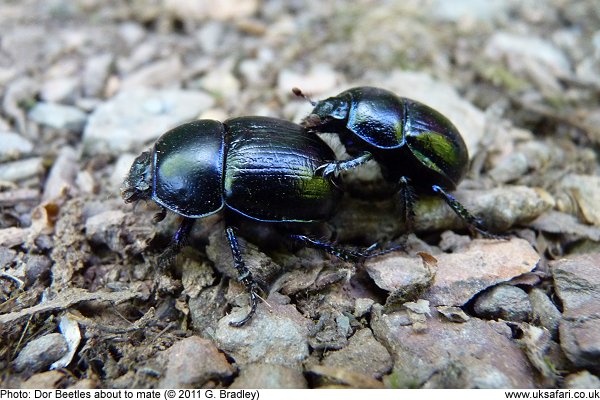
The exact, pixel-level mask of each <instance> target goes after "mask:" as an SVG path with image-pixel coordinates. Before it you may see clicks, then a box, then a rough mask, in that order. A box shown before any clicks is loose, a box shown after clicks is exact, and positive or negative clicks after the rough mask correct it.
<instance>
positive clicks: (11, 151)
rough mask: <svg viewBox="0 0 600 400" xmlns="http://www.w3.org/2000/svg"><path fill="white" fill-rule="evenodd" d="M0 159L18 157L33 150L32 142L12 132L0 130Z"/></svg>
mask: <svg viewBox="0 0 600 400" xmlns="http://www.w3.org/2000/svg"><path fill="white" fill-rule="evenodd" d="M0 143H2V146H0V161H6V160H10V159H16V158H19V157H20V156H21V155H23V154H29V153H31V151H32V150H33V143H32V142H31V141H29V140H27V139H26V138H24V137H23V136H21V135H19V134H17V133H14V132H0Z"/></svg>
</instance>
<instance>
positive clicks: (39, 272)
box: [25, 254, 52, 283]
mask: <svg viewBox="0 0 600 400" xmlns="http://www.w3.org/2000/svg"><path fill="white" fill-rule="evenodd" d="M26 265H27V266H26V270H25V276H26V277H27V280H28V281H29V283H33V282H35V280H36V279H45V278H48V276H49V273H50V266H51V265H52V261H51V260H50V259H49V258H48V257H47V256H45V255H38V254H30V255H28V257H27V261H26Z"/></svg>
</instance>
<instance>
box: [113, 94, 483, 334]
mask: <svg viewBox="0 0 600 400" xmlns="http://www.w3.org/2000/svg"><path fill="white" fill-rule="evenodd" d="M294 93H295V94H296V95H298V96H303V97H305V96H304V95H303V94H302V92H300V90H298V89H294ZM305 98H306V97H305ZM309 101H310V100H309ZM311 103H312V105H313V106H314V109H313V111H312V113H311V114H310V115H309V116H308V117H307V118H305V120H304V121H303V122H302V125H297V124H294V123H291V122H288V121H284V120H280V119H276V118H268V117H255V116H253V117H239V118H232V119H228V120H226V121H225V122H218V121H213V120H197V121H193V122H189V123H186V124H183V125H181V126H178V127H176V128H174V129H172V130H170V131H168V132H166V133H165V134H164V135H162V136H161V137H160V138H159V139H158V140H157V141H156V143H155V144H154V146H153V147H152V148H151V149H149V150H148V151H145V152H143V153H142V154H141V155H140V156H138V157H137V158H136V159H135V161H134V162H133V165H132V166H131V169H130V171H129V174H128V175H127V177H126V178H125V181H124V184H123V188H122V197H123V199H124V200H125V201H126V202H128V203H129V202H134V201H138V200H148V199H151V200H153V201H155V202H156V203H157V204H158V205H159V206H160V207H161V208H162V211H161V212H160V213H158V214H157V216H156V218H155V219H156V220H157V221H160V220H162V219H163V218H164V217H165V215H166V213H167V210H169V211H172V212H174V213H176V214H179V215H180V216H182V217H183V220H182V222H181V225H180V226H179V228H178V229H177V232H176V233H175V235H174V237H173V239H172V243H171V245H170V246H169V248H168V249H167V250H166V251H167V252H171V253H172V254H176V252H177V251H178V250H179V249H180V248H181V246H183V244H184V243H185V241H186V239H187V237H188V236H189V234H190V231H191V229H192V226H193V224H194V221H195V220H196V219H199V218H203V217H206V216H209V215H212V214H214V213H217V212H219V211H222V210H226V211H227V212H228V213H230V214H231V213H233V214H235V215H238V216H239V215H241V216H244V217H247V218H248V219H251V220H255V221H261V222H268V223H285V222H300V223H306V224H308V223H314V222H318V221H325V220H327V219H328V218H330V217H331V215H332V213H333V211H334V207H335V205H336V203H337V200H338V199H339V197H340V195H341V193H340V190H339V188H338V185H337V184H336V180H337V179H338V175H339V174H340V173H341V172H343V171H347V170H351V169H353V168H356V167H358V166H360V165H362V164H364V163H366V162H367V161H369V160H372V159H373V160H375V161H376V162H377V163H378V164H379V165H380V166H381V170H382V173H383V176H384V178H385V180H386V181H388V182H390V183H393V184H395V185H397V187H398V194H399V198H400V201H401V203H402V204H401V206H402V210H403V218H404V219H405V221H406V222H407V223H409V225H410V223H411V222H412V219H413V217H414V212H413V207H414V201H415V195H414V193H415V189H417V190H420V191H430V192H434V193H437V194H438V195H440V196H441V197H442V198H443V199H444V200H445V201H446V203H447V204H448V205H449V206H450V207H451V208H452V209H453V210H454V211H455V212H456V213H457V214H458V215H459V216H460V217H461V218H462V219H463V220H465V222H466V223H467V224H468V225H469V226H471V227H472V228H474V229H475V230H477V231H479V232H482V233H485V231H484V229H483V227H482V225H481V223H480V221H479V220H478V219H477V218H475V217H474V216H472V215H471V214H470V213H469V212H468V211H467V210H466V209H465V208H464V207H463V206H462V205H461V204H460V203H459V202H458V201H457V200H456V199H455V198H454V197H452V196H451V195H450V194H449V193H448V192H447V191H448V190H453V189H455V188H456V186H457V184H458V183H459V182H460V181H461V179H462V178H463V177H464V175H465V173H466V171H467V167H468V161H469V156H468V152H467V147H466V145H465V142H464V141H463V139H462V137H461V136H460V133H459V132H458V130H457V129H456V128H455V127H454V125H453V124H452V123H451V122H450V121H449V120H448V119H447V118H446V117H444V116H443V115H442V114H440V113H439V112H437V111H436V110H434V109H432V108H430V107H428V106H426V105H424V104H422V103H419V102H417V101H414V100H410V99H407V98H402V97H398V96H396V95H395V94H394V93H392V92H389V91H387V90H384V89H380V88H374V87H357V88H353V89H350V90H347V91H345V92H342V93H340V94H339V95H338V96H335V97H331V98H328V99H325V100H322V101H319V102H311ZM324 132H328V133H335V134H337V135H338V136H339V138H340V141H341V143H342V144H343V145H344V146H345V148H346V152H347V153H348V154H349V155H350V156H351V157H352V158H350V159H348V160H336V157H335V155H334V153H333V151H332V150H331V148H329V147H328V146H327V144H325V142H323V141H322V140H321V138H320V137H319V136H318V135H317V134H316V133H324ZM234 225H235V223H233V222H232V221H227V219H226V228H225V234H226V236H227V239H228V240H229V245H230V247H231V251H232V254H233V260H234V266H235V268H236V270H237V272H238V275H239V281H240V282H242V283H243V284H244V286H245V287H246V289H247V291H248V293H249V295H250V310H249V312H248V313H247V315H246V316H245V317H244V318H243V319H241V320H240V321H235V322H231V323H230V324H231V325H232V326H242V325H244V324H245V323H246V322H248V321H249V320H250V319H251V317H252V315H253V314H254V313H255V311H256V307H257V304H258V294H257V290H258V287H257V284H256V282H255V280H254V279H253V277H252V274H251V272H250V271H249V270H248V268H247V267H246V266H245V264H244V260H243V257H242V254H241V251H240V247H239V244H238V240H237V238H236V233H235V227H234ZM289 236H290V238H292V239H293V240H296V241H299V242H302V243H304V244H306V245H310V246H313V247H318V248H321V249H323V250H325V251H328V252H330V253H333V254H335V255H338V256H347V255H357V256H360V255H362V254H365V255H366V254H368V253H367V252H364V253H361V252H355V253H348V252H346V251H345V250H344V249H341V248H338V247H336V246H335V245H333V244H330V243H325V242H322V241H320V240H317V239H314V238H311V237H309V236H305V235H299V234H290V235H289Z"/></svg>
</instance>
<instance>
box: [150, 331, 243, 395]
mask: <svg viewBox="0 0 600 400" xmlns="http://www.w3.org/2000/svg"><path fill="white" fill-rule="evenodd" d="M162 357H165V359H166V370H165V373H164V378H162V379H161V381H160V383H159V388H161V389H165V388H197V387H201V386H202V385H204V384H206V383H207V382H208V381H211V380H223V379H225V378H228V377H230V376H232V375H233V373H234V368H233V367H232V366H231V365H230V364H229V363H228V362H227V359H226V358H225V356H224V355H223V354H222V353H220V352H219V350H218V349H217V348H216V347H215V345H214V344H213V342H211V341H210V340H206V339H202V338H200V337H198V336H191V337H188V338H185V339H183V340H180V341H179V342H177V343H175V344H174V345H173V346H172V347H170V348H169V349H168V350H166V351H165V352H163V354H162ZM199 360H201V362H199Z"/></svg>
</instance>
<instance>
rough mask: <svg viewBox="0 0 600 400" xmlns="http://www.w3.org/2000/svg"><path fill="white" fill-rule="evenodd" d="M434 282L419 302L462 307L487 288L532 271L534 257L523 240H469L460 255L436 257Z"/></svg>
mask: <svg viewBox="0 0 600 400" xmlns="http://www.w3.org/2000/svg"><path fill="white" fill-rule="evenodd" d="M435 257H436V258H437V260H438V262H437V271H436V278H435V282H434V284H433V286H432V287H431V288H429V290H427V291H426V292H425V293H424V294H423V295H422V298H423V299H426V300H429V301H430V302H431V304H432V305H433V306H440V305H445V306H462V305H464V304H465V303H466V302H467V301H469V299H471V298H472V297H473V296H474V295H475V294H477V293H479V292H480V291H482V290H484V289H485V288H487V287H490V286H493V285H496V284H498V283H501V282H506V281H508V280H510V279H512V278H514V277H516V276H519V275H521V274H524V273H526V272H529V271H531V270H533V269H534V268H535V266H536V265H537V262H538V261H539V259H540V256H539V255H538V253H537V252H536V251H535V250H534V249H533V248H532V247H531V245H530V244H529V243H528V242H527V241H526V240H523V239H518V238H512V239H511V240H483V239H476V240H473V241H472V242H471V243H470V244H469V246H467V247H466V248H465V249H464V250H463V251H461V252H460V253H452V254H446V253H444V254H437V255H436V256H435Z"/></svg>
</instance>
